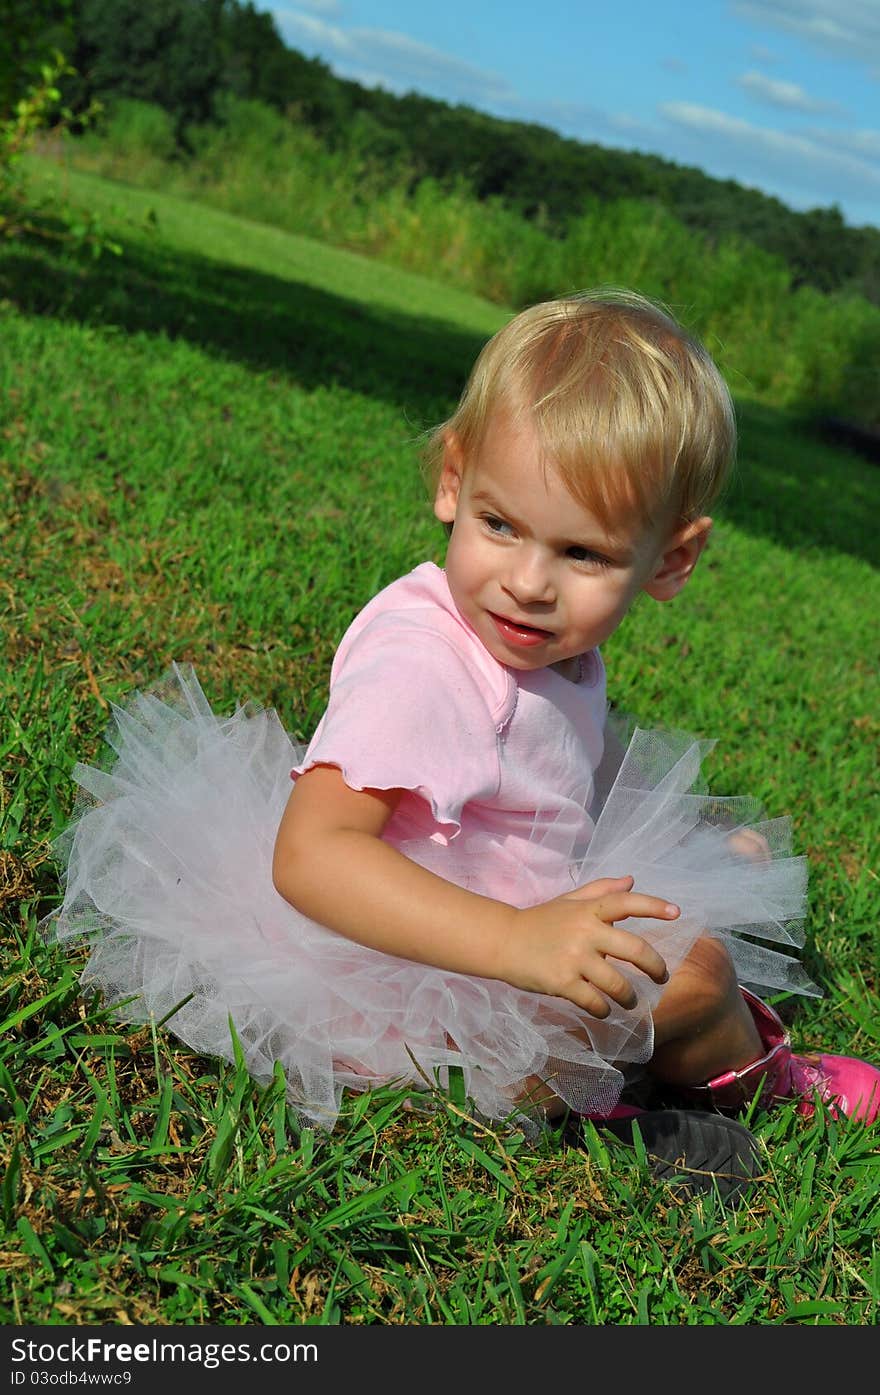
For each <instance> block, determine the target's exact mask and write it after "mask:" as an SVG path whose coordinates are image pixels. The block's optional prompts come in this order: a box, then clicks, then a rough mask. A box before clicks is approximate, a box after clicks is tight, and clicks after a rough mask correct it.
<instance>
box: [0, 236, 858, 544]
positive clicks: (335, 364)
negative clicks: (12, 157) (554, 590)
mask: <svg viewBox="0 0 880 1395" xmlns="http://www.w3.org/2000/svg"><path fill="white" fill-rule="evenodd" d="M0 294H2V295H4V296H6V297H7V298H8V299H10V300H11V301H13V302H14V303H15V304H16V305H17V306H18V307H19V308H20V309H21V310H22V311H24V312H26V313H29V314H36V315H47V316H52V317H53V318H56V319H69V320H73V321H76V322H79V323H82V324H89V325H96V326H101V325H113V326H115V327H117V328H119V329H122V330H124V331H125V332H127V333H130V334H135V333H146V334H164V335H167V336H168V337H169V338H171V339H183V340H186V341H187V342H189V343H191V344H193V345H196V346H198V347H199V348H201V349H203V350H205V351H206V352H207V353H210V354H213V355H215V356H217V357H220V358H224V359H227V360H230V361H233V362H239V363H242V364H245V365H247V366H248V367H251V368H255V369H258V370H262V371H268V372H272V373H277V374H279V375H283V376H284V377H286V378H288V379H290V381H291V382H295V383H297V384H299V385H301V386H303V387H305V388H313V387H318V386H322V387H326V386H328V385H330V384H338V385H340V386H342V387H343V388H348V389H351V390H352V391H355V392H360V393H364V394H366V395H368V396H371V397H375V398H378V399H380V400H382V401H386V402H389V403H392V404H394V405H395V406H397V407H400V408H401V409H402V410H403V411H404V412H405V413H406V415H407V417H408V419H409V420H410V421H411V422H412V424H413V425H414V426H416V427H418V428H421V427H425V426H428V425H431V424H433V423H434V422H436V421H438V420H440V419H442V418H443V417H444V416H446V415H447V414H448V412H449V411H450V410H451V408H452V406H453V405H454V403H455V401H456V400H457V398H458V395H459V393H460V391H461V388H462V386H463V383H464V380H465V377H466V375H467V373H468V371H469V369H470V366H471V364H472V363H473V361H474V358H475V357H476V355H477V353H478V352H479V349H480V348H481V346H482V343H483V338H482V337H481V336H479V335H475V334H473V333H471V332H467V331H462V330H458V329H456V327H455V325H454V324H452V323H451V322H449V321H444V320H441V319H436V318H429V317H426V316H424V315H423V314H416V313H413V314H412V315H410V314H407V313H405V312H401V311H399V310H394V309H385V308H383V307H381V306H369V305H365V304H363V303H362V302H360V301H357V300H353V299H350V298H346V297H343V296H338V295H334V294H333V293H332V292H330V291H326V290H317V289H315V288H314V287H311V286H307V285H304V284H302V283H300V282H293V281H289V280H286V279H283V278H280V277H274V276H271V275H267V274H265V273H263V272H259V271H252V270H246V269H243V268H241V267H238V266H230V265H228V264H223V263H220V262H217V261H215V260H212V259H210V258H207V257H199V256H198V255H193V254H192V253H186V252H180V251H177V250H173V251H172V250H170V249H169V248H167V247H165V246H162V245H160V244H158V243H157V244H155V245H153V246H149V245H144V244H141V243H136V242H133V243H130V244H129V245H127V246H126V249H125V253H124V255H123V257H121V258H118V259H117V258H115V257H109V256H108V257H105V258H103V259H102V260H101V261H98V262H86V261H78V260H77V259H75V258H73V257H71V256H69V255H67V256H65V255H63V254H62V255H59V254H57V253H54V252H51V251H49V250H48V249H47V248H46V247H45V246H43V245H39V246H33V245H31V246H27V245H20V244H19V245H14V246H12V247H9V248H7V249H5V250H4V252H3V256H2V261H0ZM738 416H739V423H740V468H739V471H738V473H737V476H736V479H735V481H734V483H733V485H732V487H731V489H730V491H729V493H728V495H727V497H726V499H725V501H724V504H723V508H722V510H720V512H722V513H723V515H724V516H725V517H727V518H729V519H730V520H731V521H732V522H734V523H735V524H736V525H737V526H739V527H741V528H743V529H744V530H746V531H747V532H749V533H751V534H752V535H758V536H764V537H767V538H768V539H772V540H773V541H774V542H777V543H780V544H782V545H783V546H784V547H786V548H789V549H792V550H795V551H803V550H807V549H812V548H816V547H818V548H822V549H835V550H838V551H840V552H845V553H849V554H851V555H853V556H857V557H860V558H862V559H864V560H866V561H868V562H870V563H871V564H872V565H875V566H876V565H878V564H880V550H878V545H877V530H876V526H875V520H876V518H877V515H878V512H880V472H878V470H877V467H876V465H874V464H872V463H871V462H869V461H866V460H864V459H862V458H861V457H860V456H858V455H856V454H854V453H852V452H849V451H845V450H841V449H837V448H835V447H833V446H831V445H829V444H827V443H826V442H824V441H822V440H820V439H818V438H817V435H816V432H815V431H813V430H811V428H810V426H809V424H808V423H807V422H806V421H804V420H803V419H802V418H799V417H798V416H797V415H796V414H794V413H791V412H785V411H780V410H777V409H774V408H772V407H769V406H765V405H758V404H755V403H750V402H745V403H740V404H739V408H738Z"/></svg>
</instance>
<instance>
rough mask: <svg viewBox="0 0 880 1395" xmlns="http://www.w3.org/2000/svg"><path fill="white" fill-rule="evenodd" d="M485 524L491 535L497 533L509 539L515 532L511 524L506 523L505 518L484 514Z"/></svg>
mask: <svg viewBox="0 0 880 1395" xmlns="http://www.w3.org/2000/svg"><path fill="white" fill-rule="evenodd" d="M483 522H484V523H485V525H486V527H487V528H488V529H489V532H490V533H495V534H497V535H498V536H499V537H509V536H510V534H511V533H512V532H513V529H512V527H511V526H510V524H509V523H505V522H504V519H503V518H496V517H495V515H494V514H492V513H487V514H484V515H483Z"/></svg>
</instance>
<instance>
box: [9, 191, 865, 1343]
mask: <svg viewBox="0 0 880 1395" xmlns="http://www.w3.org/2000/svg"><path fill="white" fill-rule="evenodd" d="M69 178H70V181H71V189H72V191H73V192H74V193H75V194H76V195H77V196H78V197H81V198H83V199H85V200H87V201H88V203H89V205H90V207H92V208H93V209H98V210H100V211H101V213H102V216H103V218H104V219H105V221H106V223H107V225H108V226H109V227H112V228H113V229H114V236H115V237H116V238H118V240H119V241H120V243H121V244H122V247H123V253H122V255H121V256H119V257H116V256H113V255H111V254H107V255H105V256H104V257H103V258H101V259H100V260H97V261H95V260H92V259H91V258H89V257H87V256H86V257H77V256H75V255H73V254H72V253H69V252H65V251H64V250H63V248H60V247H56V246H55V245H53V244H51V243H47V242H43V243H19V244H16V243H7V244H6V245H4V246H3V247H2V248H0V324H2V344H3V353H2V356H0V379H2V394H0V497H2V509H0V528H2V530H3V563H2V570H0V606H2V613H3V624H2V643H3V647H4V660H5V661H4V662H3V664H2V667H0V714H2V726H0V757H2V762H0V781H2V783H0V913H2V927H0V932H2V946H3V950H2V955H3V957H2V999H0V1025H2V1035H0V1120H2V1125H3V1127H2V1134H0V1173H2V1175H3V1183H2V1189H0V1205H2V1208H3V1226H4V1233H3V1236H2V1237H0V1240H2V1244H0V1248H2V1252H3V1260H4V1263H3V1266H2V1269H0V1320H2V1321H4V1322H6V1323H18V1324H21V1323H61V1324H85V1323H120V1322H129V1321H130V1322H134V1323H148V1324H159V1325H161V1324H168V1323H185V1324H203V1323H208V1322H211V1323H220V1324H229V1325H240V1324H245V1323H268V1324H272V1323H314V1324H338V1323H361V1324H364V1323H377V1324H401V1323H421V1324H424V1323H443V1324H473V1323H476V1324H485V1323H507V1324H642V1323H650V1324H657V1325H663V1324H669V1325H682V1324H729V1325H735V1324H779V1323H799V1322H803V1323H810V1324H812V1323H820V1324H825V1323H827V1324H860V1325H861V1324H873V1323H876V1322H877V1320H878V1314H880V1250H878V1245H877V1240H878V1231H880V1186H878V1182H880V1157H878V1153H877V1150H876V1145H874V1146H872V1143H871V1139H870V1137H869V1136H867V1135H866V1134H865V1131H864V1130H863V1129H861V1128H860V1127H859V1126H854V1127H853V1126H848V1125H846V1124H845V1123H840V1124H838V1123H835V1122H834V1121H832V1120H829V1119H825V1118H820V1119H819V1120H816V1121H814V1122H811V1123H805V1122H804V1121H802V1120H799V1119H797V1118H796V1117H795V1115H794V1112H793V1110H792V1109H791V1108H788V1107H786V1108H784V1109H782V1110H780V1111H779V1112H778V1113H776V1114H775V1115H774V1116H772V1117H767V1116H760V1117H756V1118H755V1119H754V1120H753V1121H752V1122H753V1127H754V1128H755V1129H756V1131H757V1133H758V1135H759V1138H760V1140H761V1144H762V1149H763V1152H764V1160H765V1164H766V1174H765V1177H764V1179H763V1181H762V1182H761V1184H760V1185H759V1187H758V1188H757V1190H756V1191H755V1193H754V1194H753V1195H752V1197H751V1198H750V1199H749V1201H748V1202H746V1203H744V1204H742V1205H741V1206H740V1207H739V1208H738V1209H736V1210H731V1211H725V1210H723V1209H722V1208H721V1207H720V1206H719V1205H718V1204H717V1203H716V1202H715V1201H714V1200H713V1199H706V1200H704V1201H702V1202H700V1203H689V1204H686V1203H682V1201H681V1200H680V1198H678V1197H677V1196H676V1194H675V1193H674V1191H671V1190H670V1189H669V1188H668V1187H666V1186H664V1185H663V1184H661V1183H657V1182H654V1181H652V1180H651V1178H650V1177H649V1175H648V1173H647V1171H646V1170H645V1168H644V1167H643V1166H642V1165H641V1164H640V1162H639V1160H638V1158H634V1157H633V1156H632V1155H631V1154H629V1153H627V1152H626V1151H625V1150H623V1149H622V1148H621V1147H620V1146H618V1145H616V1144H604V1143H602V1142H600V1141H599V1140H598V1139H596V1140H595V1141H594V1142H593V1144H592V1146H591V1147H589V1148H587V1149H585V1150H584V1152H582V1153H579V1152H574V1151H566V1150H564V1149H563V1148H562V1147H561V1145H560V1143H559V1141H558V1139H556V1138H555V1137H554V1136H553V1135H548V1136H547V1137H546V1138H544V1139H542V1140H541V1142H540V1143H539V1144H538V1145H537V1146H533V1145H530V1144H528V1143H526V1141H525V1140H524V1139H523V1138H522V1137H520V1136H519V1135H517V1134H515V1133H510V1134H508V1133H503V1132H492V1131H489V1130H487V1129H485V1128H482V1127H480V1126H479V1125H477V1124H475V1123H474V1122H473V1121H472V1120H470V1119H469V1118H468V1115H467V1102H466V1101H464V1100H461V1099H456V1098H451V1099H444V1098H439V1097H438V1098H435V1100H434V1101H433V1107H432V1108H431V1109H430V1110H427V1111H426V1112H425V1113H424V1114H422V1113H413V1112H410V1111H405V1110H403V1108H402V1107H401V1103H402V1102H401V1097H400V1096H399V1095H398V1094H396V1093H395V1092H394V1091H391V1090H389V1091H384V1092H379V1093H377V1094H375V1095H372V1096H362V1097H358V1098H353V1099H352V1100H351V1101H350V1105H349V1108H348V1110H347V1111H346V1114H345V1116H344V1118H343V1120H342V1121H341V1123H340V1125H339V1127H338V1129H337V1131H336V1132H335V1133H334V1134H333V1135H332V1136H331V1137H330V1138H329V1139H327V1138H323V1137H320V1136H316V1135H315V1134H314V1132H313V1131H312V1130H310V1129H303V1128H301V1127H300V1125H299V1123H298V1121H297V1119H296V1117H295V1116H294V1115H293V1113H292V1111H291V1110H290V1109H289V1108H288V1106H287V1104H286V1101H285V1097H284V1090H283V1082H282V1081H276V1082H275V1085H274V1086H272V1087H270V1088H269V1089H266V1090H264V1089H260V1088H258V1087H257V1086H255V1085H253V1084H252V1083H251V1082H250V1081H249V1080H248V1079H247V1077H246V1075H245V1074H244V1072H243V1071H242V1070H241V1069H238V1070H236V1069H234V1068H229V1067H226V1066H223V1065H220V1064H218V1063H217V1062H215V1061H212V1060H206V1059H203V1058H200V1057H198V1056H196V1055H194V1054H193V1053H192V1052H190V1051H188V1050H187V1049H185V1048H183V1047H182V1046H180V1045H179V1044H177V1043H176V1042H175V1041H174V1039H173V1038H171V1037H170V1036H169V1035H168V1034H167V1032H166V1030H165V1029H164V1027H162V1026H161V1025H157V1026H156V1027H154V1028H152V1029H147V1028H144V1029H141V1030H138V1031H135V1030H132V1029H130V1028H124V1027H119V1026H118V1025H117V1024H116V1023H115V1022H114V1021H113V1020H112V1018H111V1017H110V1016H109V1014H107V1013H106V1012H105V1011H104V1010H103V1009H102V1008H101V1006H100V1004H94V1003H92V1004H85V1005H84V1004H83V1003H82V1002H81V1000H80V999H79V996H78V992H77V984H76V976H77V972H78V969H79V967H80V964H81V962H82V956H81V955H80V956H78V957H77V956H76V955H64V954H62V953H61V952H60V951H59V950H58V949H57V948H53V947H50V946H47V945H46V944H44V943H43V941H42V938H41V936H40V935H39V933H38V930H37V923H38V921H39V919H40V918H41V917H42V916H44V915H45V914H47V913H48V912H49V911H51V909H52V907H53V906H54V905H55V904H56V903H57V899H58V881H57V873H56V871H55V869H54V867H53V864H52V862H51V860H50V859H49V856H48V854H49V843H50V841H51V839H52V838H53V837H55V836H56V835H57V834H58V833H60V831H61V830H62V828H63V827H64V825H65V823H66V821H67V820H68V818H69V816H70V813H71V809H72V805H73V785H72V783H71V779H70V771H71V768H72V766H73V764H74V762H75V761H76V760H77V759H85V760H88V759H91V758H92V757H94V756H95V755H96V754H97V753H98V752H99V750H100V748H101V746H102V733H103V731H104V728H105V726H106V722H107V717H108V705H109V704H110V703H111V702H115V701H117V700H119V699H121V698H122V697H124V695H125V694H126V693H127V692H128V691H130V690H131V689H132V688H133V687H135V686H138V685H142V684H145V683H149V682H151V681H153V680H154V679H157V678H158V677H160V676H161V675H162V674H163V672H164V671H165V670H166V669H167V668H168V666H169V664H170V663H171V662H172V661H173V660H184V661H191V662H192V663H193V664H194V665H195V667H196V669H197V672H198V673H199V676H200V677H201V680H202V682H203V685H204V687H205V689H206V691H207V693H208V696H209V698H210V699H211V701H212V702H213V703H214V705H215V707H216V708H217V709H218V710H231V709H232V708H233V707H234V706H235V704H236V703H237V702H239V701H243V700H245V699H247V698H251V699H254V700H256V701H258V702H260V703H261V704H264V705H267V706H274V707H275V708H277V710H278V712H279V714H280V716H281V718H282V720H283V721H284V723H285V725H286V726H287V727H288V729H289V730H290V731H291V734H292V735H293V736H295V737H296V738H299V739H305V738H307V737H308V736H309V735H310V733H311V731H312V729H313V728H314V725H315V723H316V722H317V720H318V717H319V715H320V712H321V710H322V705H323V702H324V697H325V693H326V684H327V677H328V673H329V666H330V661H331V658H332V655H333V651H334V646H335V645H336V643H337V642H338V640H339V638H340V636H341V634H342V632H343V631H344V629H345V627H346V626H347V624H348V623H349V621H350V620H351V618H352V616H353V615H354V613H355V612H356V611H357V609H359V608H360V607H361V606H362V605H363V604H364V602H365V601H366V600H367V599H368V597H369V596H370V595H371V594H373V592H374V591H375V590H376V589H377V588H378V587H380V586H381V585H383V584H385V583H387V582H389V581H391V580H392V579H393V578H394V577H395V576H398V575H399V574H400V573H401V572H403V571H405V570H407V569H408V568H410V567H411V566H413V565H415V564H416V563H418V562H420V561H422V560H424V559H425V558H433V559H434V560H436V561H438V562H440V561H442V556H443V541H444V539H443V533H442V530H441V529H440V527H439V525H438V524H437V523H436V521H435V520H434V519H433V516H432V514H431V512H430V509H429V507H428V504H427V495H426V491H425V487H424V485H423V483H422V481H421V479H420V476H419V469H418V451H419V440H420V436H421V434H422V433H423V432H424V431H425V430H426V429H427V428H428V427H430V426H431V425H432V424H433V423H434V422H436V421H437V420H439V419H442V417H443V416H445V415H446V414H447V413H448V411H449V410H450V408H451V406H452V404H453V402H454V400H455V398H456V397H457V394H458V391H459V390H460V387H461V384H462V381H463V378H464V376H465V374H466V372H467V370H468V368H469V366H470V364H471V362H472V361H473V358H474V356H475V354H476V352H477V350H478V349H479V347H480V345H481V343H482V342H483V341H484V339H485V338H486V337H487V336H488V335H489V334H490V333H491V332H492V331H493V330H494V329H495V328H497V327H498V326H499V325H500V324H501V323H503V321H504V319H505V312H504V311H503V310H501V309H499V307H498V306H495V305H490V304H489V303H488V302H483V301H480V300H478V299H475V298H473V297H470V296H467V295H464V294H462V293H461V292H457V291H453V290H450V289H449V288H447V287H443V286H440V285H439V284H436V283H434V282H432V281H429V280H426V279H424V278H421V277H417V276H414V275H410V274H407V273H404V272H402V271H399V270H395V269H391V268H389V267H387V266H383V265H382V264H381V263H378V262H375V261H369V260H367V259H365V258H362V257H358V256H355V255H352V254H350V253H345V252H342V251H339V250H334V249H331V248H329V247H327V246H324V245H321V244H318V243H314V242H310V241H308V240H306V239H303V238H298V237H294V236H291V235H288V234H284V233H282V232H279V231H278V230H277V229H271V228H266V227H262V226H260V225H258V224H255V223H248V222H245V221H243V220H240V219H237V218H234V217H232V216H229V215H226V214H223V213H219V212H217V211H212V210H209V209H207V208H204V207H201V206H200V205H198V204H197V203H194V202H191V201H187V200H183V199H171V198H168V197H164V196H162V195H160V194H155V193H144V192H142V191H135V190H130V189H127V188H126V187H125V186H123V185H121V184H111V183H109V182H106V181H102V180H99V179H97V178H94V177H88V178H87V177H85V176H73V175H71V176H69ZM772 352H773V345H772V344H771V343H768V345H767V353H768V354H771V353H772ZM738 411H739V418H740V430H741V449H740V465H739V470H738V474H737V477H736V480H735V483H734V485H733V487H732V488H731V490H730V492H729V494H728V496H727V498H726V499H725V501H724V504H723V506H722V507H721V509H720V510H719V511H718V522H717V527H716V530H715V533H714V534H713V538H712V541H711V544H710V548H709V551H708V553H707V556H706V558H705V560H704V562H702V563H701V565H700V569H699V572H698V574H697V576H696V578H695V580H694V582H693V583H692V585H691V586H689V587H688V588H687V590H686V591H685V592H684V593H683V595H682V596H681V597H680V598H679V599H678V600H676V601H675V602H674V603H673V604H671V605H667V606H658V605H655V604H654V603H653V602H650V601H647V600H646V601H645V602H644V604H640V605H638V606H637V607H636V609H635V611H634V612H633V614H632V615H631V616H630V617H629V618H628V620H627V622H626V623H625V625H624V626H623V628H622V629H621V630H620V631H619V632H618V633H617V634H616V635H615V636H614V638H613V639H612V640H611V641H610V642H609V644H608V645H607V646H606V650H605V656H606V661H607V664H608V670H609V691H610V695H611V697H612V699H613V701H614V702H615V704H616V705H618V706H619V707H621V708H623V709H625V710H627V711H629V712H631V713H634V714H636V715H637V716H638V717H639V719H640V720H641V722H642V724H643V725H652V724H667V725H673V726H675V727H677V728H683V729H687V730H691V731H694V732H696V733H697V734H699V735H700V736H706V737H717V738H718V740H719V744H718V747H717V748H716V750H715V752H714V754H713V756H712V757H711V760H710V764H709V767H708V774H709V778H710V782H711V785H712V787H713V788H714V789H715V790H717V792H719V793H725V794H726V793H740V792H749V793H753V794H756V795H757V796H759V797H760V798H761V800H762V801H763V802H764V804H765V805H766V807H767V810H768V812H769V814H770V815H771V816H776V815H781V814H783V813H786V812H788V813H791V815H792V818H793V825H794V838H795V845H796V850H797V851H798V852H802V853H806V854H807V855H808V856H809V858H810V862H811V869H812V876H811V891H810V915H809V920H808V923H807V927H806V929H807V946H806V951H805V960H806V963H807V967H808V970H809V971H810V973H811V974H812V975H813V977H814V978H816V979H817V981H818V982H819V983H820V984H821V985H822V987H823V989H824V996H823V997H822V998H821V999H815V1000H802V999H788V1000H780V1001H778V1002H777V1006H778V1007H779V1010H780V1011H781V1012H782V1014H783V1016H784V1017H785V1019H786V1021H787V1022H788V1023H789V1024H790V1028H791V1031H792V1034H793V1037H794V1040H795V1043H796V1045H798V1046H800V1047H814V1046H819V1045H821V1046H822V1047H824V1048H830V1049H835V1048H836V1049H846V1050H847V1051H851V1052H855V1053H856V1054H862V1055H865V1056H869V1057H874V1058H877V1057H880V983H878V977H877V974H878V964H880V935H878V928H877V923H878V915H877V910H878V877H877V863H876V849H877V846H878V832H880V827H878V826H880V810H878V803H877V790H876V772H877V750H878V743H877V737H878V726H880V723H878V703H877V691H878V690H877V657H878V656H877V629H876V617H877V614H878V610H880V584H878V576H877V562H878V548H877V540H876V519H877V517H878V516H880V472H878V470H877V467H876V465H871V464H870V463H868V462H865V461H863V460H860V459H859V458H858V457H857V456H855V455H852V454H848V453H846V452H844V451H842V450H838V449H834V448H832V447H830V446H828V445H827V444H822V443H820V441H819V440H818V439H817V438H815V437H814V435H813V434H812V433H811V432H810V429H809V426H808V424H807V423H805V422H803V421H800V420H798V419H797V418H796V417H794V416H793V415H791V414H788V413H786V412H784V411H782V410H781V409H780V408H778V407H777V406H776V405H775V404H774V403H773V402H770V401H766V400H764V401H758V400H749V399H746V398H741V399H740V400H739V402H738Z"/></svg>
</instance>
